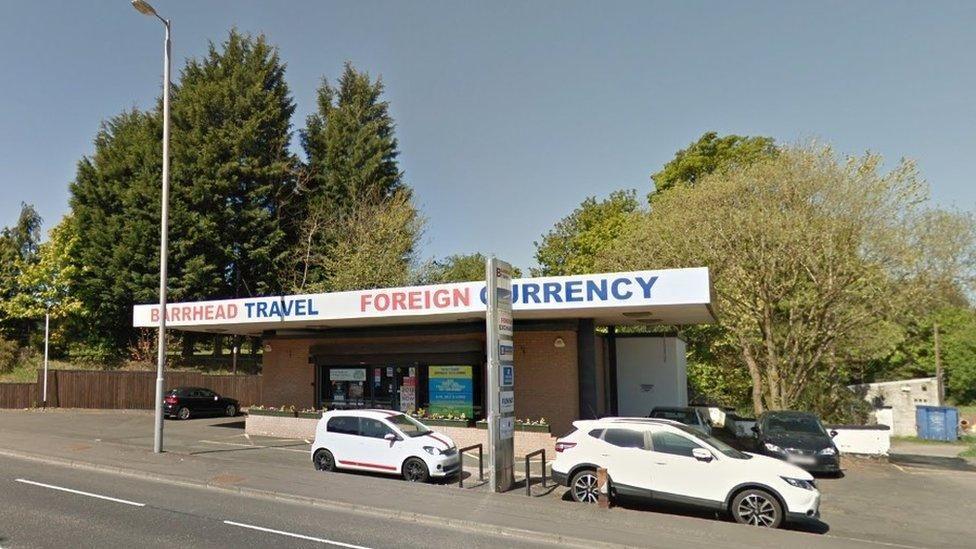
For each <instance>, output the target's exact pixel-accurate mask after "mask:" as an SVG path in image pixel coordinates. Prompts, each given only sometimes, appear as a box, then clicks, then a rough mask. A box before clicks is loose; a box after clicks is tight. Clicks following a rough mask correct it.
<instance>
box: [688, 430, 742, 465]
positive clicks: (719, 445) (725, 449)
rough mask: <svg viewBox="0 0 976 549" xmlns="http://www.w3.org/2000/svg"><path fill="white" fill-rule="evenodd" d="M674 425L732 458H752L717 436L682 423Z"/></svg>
mask: <svg viewBox="0 0 976 549" xmlns="http://www.w3.org/2000/svg"><path fill="white" fill-rule="evenodd" d="M675 427H677V428H678V429H681V430H682V431H684V432H685V433H688V434H689V435H691V436H693V437H695V438H697V439H699V440H701V441H703V442H706V443H708V445H709V446H711V447H712V448H715V449H716V450H718V451H719V452H722V453H723V454H725V455H726V456H728V457H730V458H734V459H750V458H752V456H750V455H749V454H746V453H744V452H740V451H738V450H736V449H735V448H733V447H731V446H729V445H728V444H726V443H724V442H722V441H721V440H719V439H717V438H715V437H713V436H711V435H706V434H703V433H702V432H701V431H696V430H695V429H692V428H690V427H685V426H683V425H675Z"/></svg>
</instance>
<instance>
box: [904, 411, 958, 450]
mask: <svg viewBox="0 0 976 549" xmlns="http://www.w3.org/2000/svg"><path fill="white" fill-rule="evenodd" d="M915 425H916V427H917V429H918V437H919V438H922V439H925V440H942V441H945V442H953V441H955V440H956V438H958V437H957V431H958V429H957V427H958V425H959V410H957V409H956V408H950V407H948V406H917V407H916V408H915Z"/></svg>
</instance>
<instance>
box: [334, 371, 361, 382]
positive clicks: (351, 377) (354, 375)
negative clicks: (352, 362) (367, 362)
mask: <svg viewBox="0 0 976 549" xmlns="http://www.w3.org/2000/svg"><path fill="white" fill-rule="evenodd" d="M329 381H366V368H332V369H331V370H329Z"/></svg>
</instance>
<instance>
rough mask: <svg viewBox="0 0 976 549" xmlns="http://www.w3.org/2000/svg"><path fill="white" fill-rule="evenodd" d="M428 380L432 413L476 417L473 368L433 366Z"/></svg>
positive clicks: (429, 371)
mask: <svg viewBox="0 0 976 549" xmlns="http://www.w3.org/2000/svg"><path fill="white" fill-rule="evenodd" d="M427 379H428V382H427V394H428V395H429V397H430V413H432V414H442V415H445V416H447V415H451V416H460V415H463V416H464V417H468V418H471V417H474V383H473V382H472V378H471V366H431V367H430V368H429V370H428V378H427Z"/></svg>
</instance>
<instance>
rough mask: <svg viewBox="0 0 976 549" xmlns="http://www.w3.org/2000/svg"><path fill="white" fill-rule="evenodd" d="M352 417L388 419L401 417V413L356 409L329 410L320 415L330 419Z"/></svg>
mask: <svg viewBox="0 0 976 549" xmlns="http://www.w3.org/2000/svg"><path fill="white" fill-rule="evenodd" d="M338 415H342V416H354V417H368V418H372V419H389V418H391V417H394V416H401V415H403V412H397V411H396V410H380V409H368V408H367V409H358V410H329V411H328V412H325V413H324V414H322V417H323V418H325V417H332V416H338Z"/></svg>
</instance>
